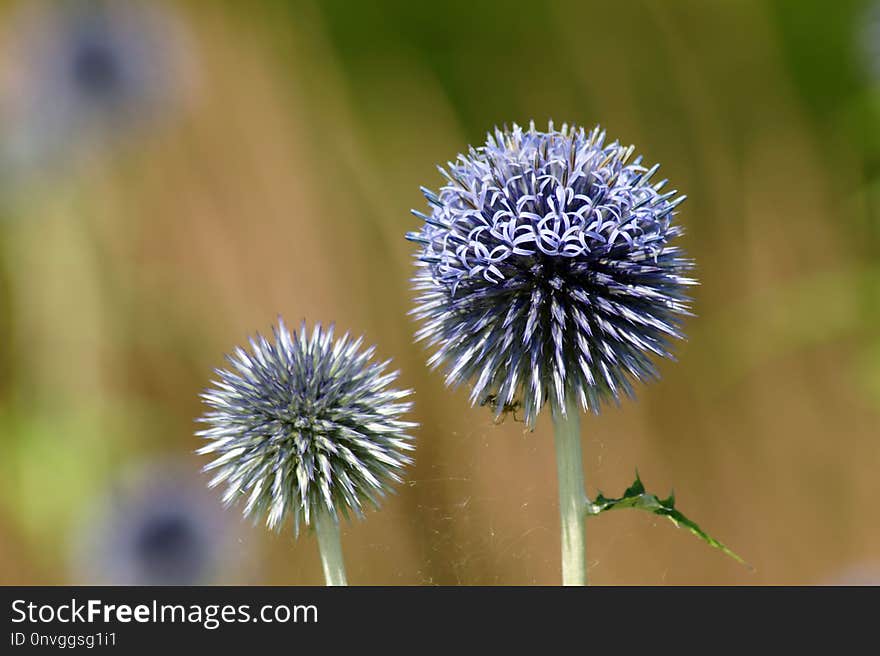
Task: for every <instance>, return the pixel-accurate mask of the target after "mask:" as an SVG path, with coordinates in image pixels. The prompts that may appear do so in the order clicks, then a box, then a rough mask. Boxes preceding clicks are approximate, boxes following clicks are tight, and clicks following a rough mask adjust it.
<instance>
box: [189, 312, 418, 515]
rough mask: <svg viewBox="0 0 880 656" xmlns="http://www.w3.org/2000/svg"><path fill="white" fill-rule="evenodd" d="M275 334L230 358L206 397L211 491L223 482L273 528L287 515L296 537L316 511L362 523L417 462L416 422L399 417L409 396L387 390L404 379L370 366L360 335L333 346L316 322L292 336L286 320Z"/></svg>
mask: <svg viewBox="0 0 880 656" xmlns="http://www.w3.org/2000/svg"><path fill="white" fill-rule="evenodd" d="M273 333H274V341H269V340H267V339H266V338H264V337H262V336H260V335H257V336H256V338H253V339H251V340H250V346H251V352H250V353H248V352H247V351H245V350H244V349H242V348H237V349H236V350H235V354H234V355H233V356H227V360H228V361H229V363H230V364H231V365H232V368H231V369H223V370H220V369H218V370H217V371H216V373H217V375H218V377H219V379H218V380H216V381H214V387H213V388H211V389H208V390H207V391H206V392H205V393H204V394H202V398H203V399H204V401H205V403H206V404H207V405H208V406H209V408H210V410H209V411H208V412H206V413H205V415H204V416H203V417H202V418H201V419H200V421H201V422H203V423H206V424H208V425H209V428H207V429H205V430H202V431H199V433H198V435H200V436H201V437H203V438H205V439H206V440H208V444H207V445H206V446H204V447H202V448H201V449H199V450H198V453H201V454H213V455H215V456H217V458H216V459H215V460H214V461H213V462H211V463H210V464H208V465H207V466H206V467H205V470H216V471H217V473H216V475H215V476H214V478H213V479H212V480H211V482H210V485H211V486H212V487H213V486H216V485H220V484H225V485H226V492H225V494H224V497H223V500H224V502H225V503H226V504H230V503H232V502H233V501H234V500H235V499H237V498H238V497H240V496H243V497H245V498H246V499H247V501H246V503H245V506H244V514H245V516H250V515H251V514H253V513H256V514H258V515H265V516H266V524H267V525H268V526H269V528H275V527H278V526H279V525H280V524H281V523H282V522H283V520H284V518H285V517H286V515H288V514H290V515H292V516H293V522H294V527H295V530H296V531H298V530H299V525H300V523H301V522H303V523H305V524H306V525H310V524H311V523H312V522H314V518H315V514H316V513H328V514H329V515H331V516H332V517H334V518H337V517H338V515H337V513H339V512H341V513H342V514H343V515H344V516H346V517H347V516H348V513H349V511H352V512H354V513H355V514H356V515H358V516H360V515H362V511H363V505H364V503H365V502H366V501H369V502H371V503H372V504H373V505H374V506H378V498H379V497H381V496H383V494H384V493H385V492H386V491H387V490H389V484H390V483H392V482H398V483H399V482H400V481H401V477H400V473H401V471H402V469H403V468H404V467H405V466H406V465H408V464H409V463H410V462H411V458H410V457H409V455H407V454H408V452H409V451H411V450H412V449H413V445H412V438H411V437H410V436H409V435H408V431H409V430H411V429H412V428H414V427H415V426H416V424H415V423H412V422H409V421H404V420H403V419H401V416H402V415H403V414H405V413H406V412H408V411H409V410H410V409H411V407H412V403H411V402H409V401H406V400H405V399H406V398H407V397H409V396H410V395H411V394H412V391H411V390H400V389H394V388H392V387H389V385H390V384H391V383H392V382H394V380H396V379H397V377H398V372H396V371H394V372H387V371H386V369H387V367H388V364H389V362H390V361H385V362H381V363H374V362H372V361H371V358H372V355H373V352H374V347H371V348H368V349H362V348H361V345H362V342H363V339H362V338H359V339H356V340H353V339H351V338H349V336H348V334H346V335H344V336H343V337H342V338H340V339H338V340H336V341H335V342H334V340H333V327H332V326H331V327H330V328H329V329H328V330H325V329H323V328H321V326H320V324H319V325H317V326H316V327H315V328H314V329H313V331H312V333H311V336H309V335H308V332H307V330H306V326H305V324H303V325H302V326H301V327H300V330H299V332H296V331H294V333H293V334H291V333H290V332H288V330H287V328H286V327H285V325H284V323H283V321H281V320H280V319H279V322H278V326H277V327H276V328H273Z"/></svg>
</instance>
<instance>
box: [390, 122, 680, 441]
mask: <svg viewBox="0 0 880 656" xmlns="http://www.w3.org/2000/svg"><path fill="white" fill-rule="evenodd" d="M633 152H634V148H633V147H632V146H628V147H627V146H622V145H620V144H619V143H618V142H616V141H615V142H613V143H606V141H605V133H604V132H602V131H601V130H600V129H599V128H598V127H597V128H595V129H594V130H592V131H590V132H586V131H585V130H584V129H583V128H578V127H574V126H568V125H563V126H562V128H561V129H559V130H557V129H555V128H554V126H553V124H552V123H551V124H550V126H549V128H548V130H547V131H546V132H542V131H538V130H536V129H535V126H534V124H532V125H531V126H530V127H529V129H528V130H523V129H522V128H520V127H519V126H517V125H514V126H513V128H512V129H507V128H505V129H503V130H502V129H496V130H495V132H494V133H493V134H490V135H489V136H488V137H487V140H486V143H485V144H484V145H483V146H480V147H479V148H470V149H469V150H468V153H467V154H466V155H459V157H458V158H457V159H456V160H455V161H454V162H449V163H448V165H447V167H446V168H445V169H443V168H441V169H440V171H441V173H442V174H443V176H444V177H445V178H446V184H445V185H444V186H443V187H441V188H440V190H439V192H437V193H435V192H433V191H430V190H428V189H424V188H423V189H422V191H423V193H424V195H425V197H426V198H427V200H428V204H429V206H430V211H429V212H428V213H422V212H418V211H413V213H414V214H415V215H416V216H417V217H419V218H420V219H422V222H423V223H422V225H421V227H420V229H419V230H417V231H414V232H410V233H408V234H407V238H408V239H409V240H410V241H413V242H415V243H416V244H418V246H419V248H418V251H417V253H416V260H417V261H416V266H417V272H416V275H415V277H414V279H413V282H414V286H415V289H416V290H417V291H418V296H417V299H416V306H415V309H414V310H413V311H412V313H411V314H413V315H414V316H415V317H416V319H417V320H419V321H420V322H421V324H422V325H421V327H420V328H419V330H418V332H417V333H416V339H417V340H420V341H424V342H426V344H427V345H428V346H429V347H434V348H435V352H434V353H433V355H432V356H431V357H430V359H429V360H428V363H429V365H430V366H432V367H435V368H436V367H439V366H441V365H442V366H443V367H444V369H445V372H446V383H447V385H449V386H452V387H455V386H457V385H460V384H462V383H466V382H469V383H471V385H472V390H471V403H472V404H476V403H478V402H481V404H482V403H483V402H489V400H491V402H493V403H494V404H495V407H496V414H497V415H498V416H500V415H501V413H502V412H503V411H504V408H505V406H509V405H511V404H513V403H514V399H520V402H521V405H522V411H523V416H524V419H525V422H526V424H528V426H529V427H530V428H534V425H535V421H536V419H537V416H538V413H539V411H540V410H541V408H542V407H543V406H544V404H545V403H546V402H547V401H548V400H549V401H551V402H552V403H553V404H554V405H555V406H556V407H557V408H559V409H560V410H561V412H563V413H564V412H565V408H566V407H567V403H566V399H567V398H570V399H576V400H577V402H578V404H579V405H580V406H581V407H582V408H583V409H584V410H592V411H594V412H598V411H599V408H600V406H601V404H602V402H603V401H607V400H609V399H611V400H614V401H615V402H617V401H619V399H620V396H621V395H622V394H626V395H631V394H632V393H633V389H632V384H631V381H639V380H647V379H651V378H654V377H656V375H657V372H656V368H655V366H654V364H653V363H652V361H651V357H652V356H660V357H672V355H671V353H670V341H671V340H672V339H674V338H678V339H681V338H683V335H682V333H681V331H680V317H682V316H685V315H689V314H690V311H689V303H690V299H689V298H688V296H687V295H686V293H685V290H686V289H687V287H688V286H690V285H694V284H696V281H695V280H693V279H691V278H689V277H687V276H686V273H687V272H688V271H689V270H690V269H691V268H692V263H691V261H690V260H689V259H686V258H684V257H682V254H681V251H680V249H679V248H678V246H675V245H673V244H672V242H673V241H674V240H675V239H676V238H677V237H679V236H680V235H681V234H682V232H683V231H682V228H681V227H680V226H678V225H676V224H675V223H674V222H673V218H674V216H675V214H676V211H675V210H676V208H677V207H678V205H679V204H680V203H681V202H682V201H683V200H684V196H677V194H676V192H675V191H674V190H673V191H664V190H663V188H664V186H665V184H666V180H662V181H659V182H653V181H652V180H651V179H652V177H653V175H654V174H655V173H656V171H657V169H658V166H656V165H655V166H651V167H646V166H644V165H642V162H641V158H640V157H637V158H635V159H632V156H633Z"/></svg>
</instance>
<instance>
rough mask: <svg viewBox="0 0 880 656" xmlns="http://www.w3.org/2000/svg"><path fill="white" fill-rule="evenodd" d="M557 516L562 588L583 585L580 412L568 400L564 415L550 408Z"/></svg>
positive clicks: (582, 473) (584, 546)
mask: <svg viewBox="0 0 880 656" xmlns="http://www.w3.org/2000/svg"><path fill="white" fill-rule="evenodd" d="M553 428H554V431H555V435H556V470H557V473H558V476H559V516H560V519H561V520H562V585H586V584H587V545H586V535H585V531H584V528H585V526H584V525H585V523H586V522H585V520H586V512H585V511H586V505H585V502H586V492H585V491H584V465H583V461H582V460H581V435H580V408H579V407H578V405H577V403H576V402H574V401H573V399H569V400H568V403H567V404H566V408H565V412H564V413H563V412H562V410H561V409H560V408H558V407H556V406H555V405H554V407H553Z"/></svg>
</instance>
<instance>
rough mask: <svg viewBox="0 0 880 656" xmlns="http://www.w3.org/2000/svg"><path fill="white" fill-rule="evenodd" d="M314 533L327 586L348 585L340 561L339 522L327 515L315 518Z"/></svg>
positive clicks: (319, 514)
mask: <svg viewBox="0 0 880 656" xmlns="http://www.w3.org/2000/svg"><path fill="white" fill-rule="evenodd" d="M315 533H316V534H317V536H318V549H319V551H320V552H321V565H322V566H323V568H324V580H325V581H326V582H327V585H348V583H347V582H346V580H345V563H344V562H343V560H342V542H341V541H340V539H339V522H338V521H336V518H335V517H333V516H332V515H330V514H329V513H318V514H317V515H316V517H315Z"/></svg>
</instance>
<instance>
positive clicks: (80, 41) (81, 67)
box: [0, 0, 189, 170]
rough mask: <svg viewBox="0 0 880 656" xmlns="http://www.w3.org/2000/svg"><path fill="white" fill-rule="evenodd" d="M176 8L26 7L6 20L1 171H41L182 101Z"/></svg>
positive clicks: (183, 51)
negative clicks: (6, 131)
mask: <svg viewBox="0 0 880 656" xmlns="http://www.w3.org/2000/svg"><path fill="white" fill-rule="evenodd" d="M177 18H178V17H177V16H176V14H174V13H172V12H170V11H168V10H163V9H162V8H161V5H160V4H158V3H150V4H149V5H148V4H145V3H142V2H122V3H119V2H109V1H107V0H104V1H101V0H92V1H87V0H79V1H74V2H66V3H62V5H60V6H59V5H58V4H57V3H45V4H44V3H34V4H33V5H31V4H30V3H29V4H28V7H27V10H22V11H20V12H18V14H17V15H16V16H15V17H14V20H13V21H11V27H10V31H12V30H14V33H13V34H10V35H8V40H9V41H10V42H12V44H13V45H12V47H10V48H9V54H10V58H9V61H8V65H7V70H4V71H2V72H3V73H4V75H3V78H4V79H5V80H8V81H9V86H8V88H6V89H5V90H4V91H5V93H4V94H3V103H2V106H0V114H2V115H3V118H4V122H5V123H7V124H8V125H9V130H10V133H9V134H8V135H4V136H5V139H4V142H5V149H4V152H3V153H2V155H3V159H4V162H2V163H4V164H5V166H6V167H8V168H10V169H16V168H17V169H24V170H27V169H28V168H30V167H36V168H38V169H39V168H42V167H45V166H46V165H48V164H51V163H52V162H53V161H55V160H59V159H61V160H62V161H63V160H64V158H65V156H67V155H69V154H71V153H73V152H76V151H77V150H78V149H79V148H80V147H83V146H93V145H101V144H103V143H104V142H106V141H108V140H109V139H112V138H115V137H118V136H126V135H129V134H131V133H132V129H133V128H136V127H139V126H141V125H144V124H146V123H149V122H151V120H152V119H154V118H156V117H157V116H158V115H160V114H161V113H162V112H163V111H164V110H166V109H167V108H169V107H171V106H172V105H174V104H175V103H176V102H177V101H178V100H180V97H181V95H182V94H181V93H180V92H181V90H182V86H183V84H182V83H183V82H184V77H186V74H187V73H186V71H187V69H188V67H189V59H188V56H187V55H188V49H187V48H186V46H185V41H186V39H185V35H184V31H183V29H182V27H181V24H180V23H179V21H178V20H177Z"/></svg>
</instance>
